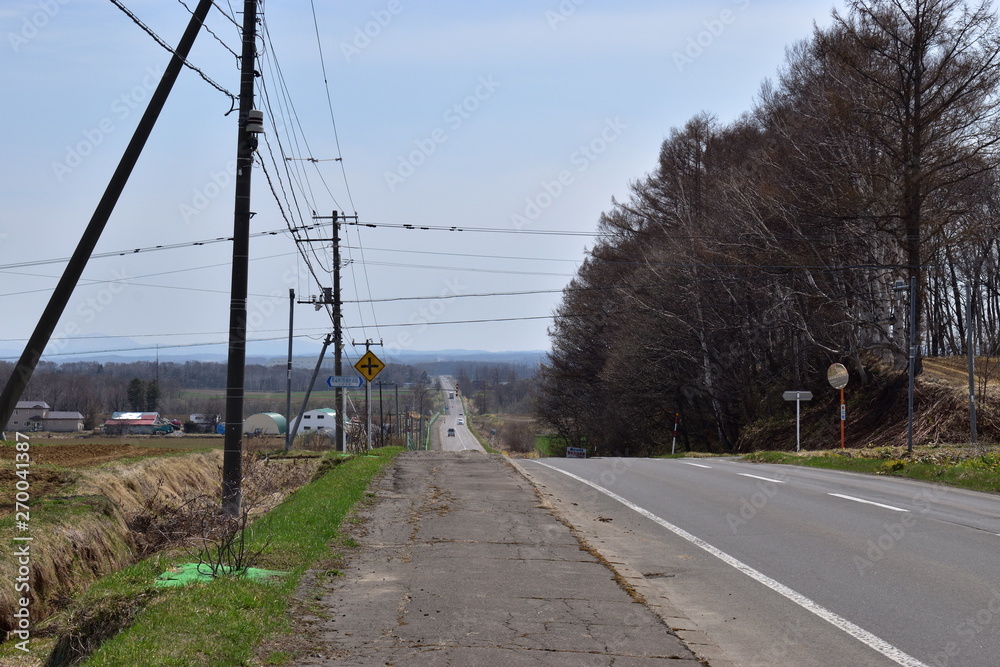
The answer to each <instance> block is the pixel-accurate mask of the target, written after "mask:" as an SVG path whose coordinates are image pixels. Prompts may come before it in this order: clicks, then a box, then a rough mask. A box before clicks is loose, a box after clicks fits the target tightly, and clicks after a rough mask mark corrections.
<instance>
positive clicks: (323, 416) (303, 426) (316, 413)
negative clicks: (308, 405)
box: [295, 408, 337, 436]
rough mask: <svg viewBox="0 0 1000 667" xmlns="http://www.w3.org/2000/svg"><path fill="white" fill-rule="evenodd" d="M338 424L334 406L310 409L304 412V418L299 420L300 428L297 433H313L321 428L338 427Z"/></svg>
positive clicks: (297, 434)
mask: <svg viewBox="0 0 1000 667" xmlns="http://www.w3.org/2000/svg"><path fill="white" fill-rule="evenodd" d="M336 426H337V411H336V410H334V409H333V408H317V409H316V410H309V411H308V412H303V413H302V420H301V421H300V422H299V430H298V431H296V432H295V435H296V436H299V435H302V434H303V433H311V432H313V431H318V430H320V429H321V428H336Z"/></svg>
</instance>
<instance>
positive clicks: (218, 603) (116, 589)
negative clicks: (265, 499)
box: [81, 448, 402, 667]
mask: <svg viewBox="0 0 1000 667" xmlns="http://www.w3.org/2000/svg"><path fill="white" fill-rule="evenodd" d="M400 451H402V449H401V448H386V449H383V450H377V451H376V453H377V454H379V456H374V457H372V456H362V457H357V458H354V459H351V460H349V461H347V462H345V463H342V464H340V465H337V466H335V467H334V468H332V469H331V471H330V472H329V473H327V474H326V475H324V476H323V477H321V478H320V479H318V480H316V481H315V482H313V483H312V484H309V485H307V486H305V487H303V488H301V489H299V490H298V491H297V492H296V493H295V494H293V495H292V496H291V497H290V498H289V499H288V500H287V501H285V502H284V503H283V504H282V505H280V506H278V507H276V508H275V509H273V510H272V511H271V512H270V513H268V514H267V516H265V517H263V518H262V519H261V520H259V521H258V522H257V523H256V524H255V525H254V529H253V536H254V537H253V540H254V541H258V543H263V540H267V544H268V547H267V550H266V552H265V555H264V556H263V558H262V561H263V563H262V565H263V566H264V567H268V568H273V569H279V570H286V571H288V572H289V575H288V576H286V577H282V578H280V579H275V580H272V581H270V582H267V583H262V582H257V581H253V580H250V579H244V578H238V577H222V578H219V579H216V580H214V581H211V582H209V583H199V584H192V585H189V586H184V587H181V588H173V589H156V588H155V587H154V586H153V580H154V579H155V578H156V576H157V575H159V574H160V573H161V572H162V571H163V568H165V567H166V566H167V565H170V564H176V562H175V563H168V562H165V561H164V559H157V558H154V559H150V560H149V561H144V562H142V563H138V564H136V565H134V566H132V567H130V568H126V569H125V570H123V571H122V572H119V573H118V574H116V575H112V576H111V577H108V578H106V579H105V580H102V581H101V582H99V583H98V584H95V585H94V586H93V587H91V589H90V590H89V591H88V592H87V594H86V596H85V597H86V599H85V600H82V601H81V602H82V604H84V605H86V604H96V605H98V606H100V601H101V600H102V599H104V600H112V601H115V600H117V601H122V600H126V601H127V600H138V599H141V598H143V597H146V598H148V599H149V601H148V603H147V604H145V605H144V606H143V608H142V610H141V611H139V612H138V613H137V615H136V617H135V619H134V621H133V622H132V624H131V625H130V626H129V627H127V628H126V629H125V630H124V631H122V632H121V633H119V634H118V635H116V636H115V637H114V638H112V639H109V640H108V641H106V642H105V643H103V644H102V645H101V646H100V648H98V649H97V651H96V652H95V653H94V654H93V655H92V656H91V657H90V659H88V660H87V661H86V662H85V663H84V664H85V665H87V666H89V667H97V666H103V665H107V666H118V665H145V666H147V667H158V666H164V667H166V666H172V665H177V666H181V665H184V666H189V665H212V666H213V667H227V666H230V665H232V666H234V667H235V666H238V665H247V664H251V662H252V660H253V656H254V650H255V646H257V645H258V644H259V643H260V642H261V641H262V640H263V639H264V638H266V637H269V636H274V635H277V634H280V633H283V632H288V631H290V627H289V621H288V619H287V618H286V615H285V612H286V610H287V608H288V604H289V599H290V597H291V595H292V594H293V593H294V591H295V589H296V587H297V585H298V583H299V580H300V579H301V577H302V574H303V573H304V572H305V571H306V570H307V569H308V568H309V567H310V566H311V565H312V564H313V563H314V562H316V561H317V560H319V559H321V558H323V557H324V556H329V555H330V546H329V542H330V540H332V539H333V538H335V537H337V536H338V534H339V528H340V525H341V522H342V521H343V520H344V517H345V515H346V514H347V512H348V511H349V510H350V509H351V507H352V506H353V505H354V504H355V503H356V502H358V501H359V500H360V499H362V498H363V496H364V492H365V489H366V488H367V487H368V484H369V483H370V482H371V480H372V478H373V477H374V476H375V475H376V474H377V473H378V472H379V471H381V470H382V468H383V467H384V466H385V465H386V464H387V463H388V462H389V461H391V460H392V458H393V457H394V456H396V455H397V454H398V453H399V452H400ZM177 562H180V559H177Z"/></svg>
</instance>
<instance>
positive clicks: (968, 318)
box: [965, 280, 976, 445]
mask: <svg viewBox="0 0 1000 667" xmlns="http://www.w3.org/2000/svg"><path fill="white" fill-rule="evenodd" d="M972 295H973V291H972V281H971V280H970V281H969V282H967V283H966V285H965V312H966V315H965V332H966V344H965V346H966V352H968V355H969V440H970V442H971V443H972V444H973V445H974V444H976V348H975V344H974V343H975V340H974V339H973V337H972V332H973V329H972V317H973V310H972Z"/></svg>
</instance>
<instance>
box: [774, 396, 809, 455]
mask: <svg viewBox="0 0 1000 667" xmlns="http://www.w3.org/2000/svg"><path fill="white" fill-rule="evenodd" d="M781 397H782V398H783V399H785V400H786V401H795V451H799V449H801V447H802V440H801V437H800V436H799V433H800V431H799V407H800V406H801V405H802V401H811V400H812V397H813V395H812V392H811V391H786V392H785V393H783V394H782V395H781Z"/></svg>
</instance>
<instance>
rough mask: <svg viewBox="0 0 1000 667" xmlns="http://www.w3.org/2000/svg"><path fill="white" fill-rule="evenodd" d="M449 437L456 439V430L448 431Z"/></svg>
mask: <svg viewBox="0 0 1000 667" xmlns="http://www.w3.org/2000/svg"><path fill="white" fill-rule="evenodd" d="M448 437H449V438H454V437H455V429H453V428H450V429H448Z"/></svg>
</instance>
